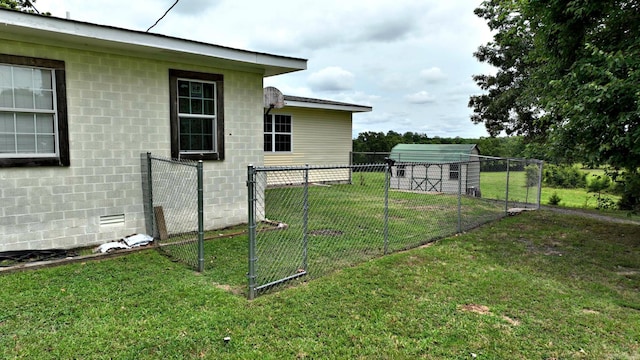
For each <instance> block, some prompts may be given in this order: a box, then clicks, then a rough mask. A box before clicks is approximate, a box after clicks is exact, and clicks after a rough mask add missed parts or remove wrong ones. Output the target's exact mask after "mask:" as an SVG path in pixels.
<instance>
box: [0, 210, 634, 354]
mask: <svg viewBox="0 0 640 360" xmlns="http://www.w3.org/2000/svg"><path fill="white" fill-rule="evenodd" d="M637 228H638V226H637V225H625V224H610V223H604V222H598V221H594V220H589V219H585V218H580V217H572V216H566V215H559V214H556V213H551V212H547V211H537V212H532V213H525V214H521V215H519V216H516V217H509V218H505V219H503V220H501V221H499V222H496V223H491V224H487V225H485V226H483V227H481V228H479V229H476V230H474V231H472V232H469V233H465V234H462V235H459V236H455V237H450V238H446V239H443V240H441V241H438V242H436V243H434V244H433V245H431V246H428V247H423V248H419V249H414V250H411V251H407V252H402V253H397V254H393V255H390V256H387V257H384V258H376V259H373V260H371V261H368V262H366V263H363V264H361V265H358V266H354V267H349V268H346V269H344V270H342V271H339V272H337V273H333V274H331V275H329V276H326V277H323V278H320V279H317V280H314V281H311V282H309V283H306V284H303V285H300V286H297V287H293V288H288V289H285V290H283V291H280V292H277V293H272V294H268V295H265V296H261V297H259V298H257V299H256V300H254V301H251V302H249V301H247V300H245V299H244V298H242V297H239V296H236V295H233V294H231V293H230V292H229V291H227V290H226V289H223V288H221V287H220V286H218V285H216V283H215V282H216V281H217V280H216V279H217V278H218V275H220V274H217V273H216V271H219V272H224V267H225V265H226V264H225V263H226V262H227V261H230V262H233V261H236V259H229V258H227V257H226V256H227V255H226V254H227V253H226V252H225V251H220V252H218V253H217V255H216V258H215V259H209V260H210V261H211V260H215V262H216V263H217V270H211V271H206V272H205V273H204V274H202V275H199V274H196V273H194V272H192V271H190V270H188V269H187V268H186V267H185V266H184V265H182V264H180V263H176V262H171V261H170V260H169V259H168V258H166V257H164V256H162V255H160V254H159V253H158V252H156V251H144V252H139V253H135V254H132V255H127V256H125V257H120V258H114V259H109V260H104V261H100V262H87V263H78V264H70V265H65V266H60V267H56V268H50V269H42V270H37V271H26V272H19V273H12V274H4V275H2V276H0V287H1V288H2V289H4V290H3V291H2V292H1V293H0V358H3V359H4V358H6V359H12V358H24V359H61V358H83V359H93V358H95V359H99V358H104V359H110V358H124V359H134V358H135V359H157V358H174V359H178V358H180V359H190V358H191V359H199V358H206V359H256V358H260V359H263V358H264V359H270V358H271V359H276V358H300V359H302V358H315V359H318V358H334V359H344V358H378V359H416V358H424V359H452V358H455V359H473V358H477V359H561V358H562V359H633V358H638V357H640V291H639V290H640V267H639V266H640V265H638V264H640V232H639V231H638V230H637ZM234 240H235V238H232V239H220V240H216V241H214V242H208V243H207V246H212V245H213V244H216V245H217V246H220V250H227V251H229V252H233V251H240V250H239V249H235V247H236V246H240V245H241V243H242V242H241V241H234ZM245 244H246V243H244V244H242V245H243V246H244V245H245ZM230 265H231V267H232V266H233V265H232V264H230ZM233 276H236V275H233ZM233 276H231V275H230V277H233ZM227 336H229V337H230V338H231V340H230V341H229V342H228V343H225V342H224V341H223V338H224V337H227Z"/></svg>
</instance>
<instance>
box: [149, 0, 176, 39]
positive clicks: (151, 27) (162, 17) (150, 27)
mask: <svg viewBox="0 0 640 360" xmlns="http://www.w3.org/2000/svg"><path fill="white" fill-rule="evenodd" d="M179 1H180V0H176V2H174V3H173V5H171V7H170V8H168V9H167V11H165V12H164V14H163V15H162V16H160V19H158V20H156V22H155V23H153V25H151V26H149V28H148V29H147V31H146V32H149V30H151V29H153V27H154V26H156V25H158V23H159V22H160V20H162V19H164V17H165V16H167V14H168V13H169V11H171V9H173V7H174V6H176V5H178V2H179Z"/></svg>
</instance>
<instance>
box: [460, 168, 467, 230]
mask: <svg viewBox="0 0 640 360" xmlns="http://www.w3.org/2000/svg"><path fill="white" fill-rule="evenodd" d="M466 170H467V171H468V170H469V169H466ZM460 172H462V164H459V165H458V233H461V232H462V174H461V173H460Z"/></svg>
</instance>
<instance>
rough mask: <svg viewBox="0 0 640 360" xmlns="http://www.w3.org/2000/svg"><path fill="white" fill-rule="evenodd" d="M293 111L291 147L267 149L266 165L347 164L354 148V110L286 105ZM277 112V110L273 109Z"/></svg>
mask: <svg viewBox="0 0 640 360" xmlns="http://www.w3.org/2000/svg"><path fill="white" fill-rule="evenodd" d="M280 112H281V113H285V112H286V114H288V115H291V117H292V119H294V120H293V121H294V122H295V124H294V125H295V126H294V127H293V130H292V151H291V152H288V153H266V152H265V156H264V163H265V165H267V166H297V165H305V164H309V165H345V164H348V163H349V159H350V156H351V149H352V145H351V144H352V139H351V112H348V111H337V110H323V109H305V108H293V107H291V108H286V107H285V108H284V109H282V110H280ZM272 113H274V114H278V110H275V111H272Z"/></svg>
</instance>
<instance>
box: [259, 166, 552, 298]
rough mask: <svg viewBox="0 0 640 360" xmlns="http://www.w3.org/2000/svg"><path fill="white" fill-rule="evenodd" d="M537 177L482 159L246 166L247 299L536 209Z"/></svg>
mask: <svg viewBox="0 0 640 360" xmlns="http://www.w3.org/2000/svg"><path fill="white" fill-rule="evenodd" d="M541 172H542V162H540V161H537V160H512V159H497V158H487V157H480V156H477V157H473V158H470V159H469V161H464V162H452V163H402V162H393V161H390V160H387V162H386V163H377V164H368V165H348V166H334V167H317V166H314V167H310V166H305V167H277V168H273V167H249V168H248V182H247V184H248V187H249V221H248V222H249V273H248V276H249V298H250V299H252V298H254V297H256V296H257V295H258V294H260V293H262V292H265V291H269V290H271V289H274V288H277V287H279V286H282V285H283V284H287V283H289V282H291V281H296V279H298V280H301V279H308V278H316V277H319V276H322V275H325V274H327V273H330V272H333V271H336V270H338V269H342V268H345V267H349V266H353V265H355V264H358V263H361V262H363V261H366V260H368V259H371V258H374V257H378V256H381V255H384V254H388V253H391V252H395V251H400V250H405V249H410V248H415V247H418V246H421V245H424V244H426V243H429V242H431V241H434V240H436V239H440V238H442V237H446V236H449V235H452V234H455V233H460V232H463V231H466V230H469V229H472V228H474V227H477V226H479V225H481V224H484V223H486V222H489V221H493V220H496V219H499V218H501V217H504V216H506V215H508V214H509V213H510V212H513V211H516V210H514V207H517V208H538V207H539V199H540V186H541V182H540V176H541ZM517 211H519V210H517Z"/></svg>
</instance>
